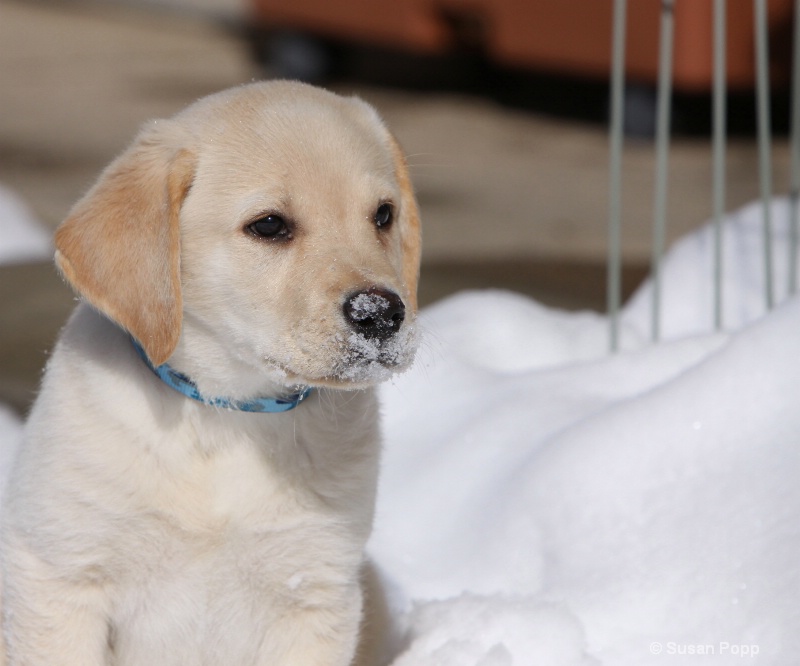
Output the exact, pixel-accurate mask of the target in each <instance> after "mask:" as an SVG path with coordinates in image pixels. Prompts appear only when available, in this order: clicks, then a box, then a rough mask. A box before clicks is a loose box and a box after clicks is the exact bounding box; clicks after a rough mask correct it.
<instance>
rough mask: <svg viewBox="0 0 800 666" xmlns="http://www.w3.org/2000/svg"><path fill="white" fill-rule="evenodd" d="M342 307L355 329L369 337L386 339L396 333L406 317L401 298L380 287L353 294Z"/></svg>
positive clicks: (346, 317)
mask: <svg viewBox="0 0 800 666" xmlns="http://www.w3.org/2000/svg"><path fill="white" fill-rule="evenodd" d="M342 309H343V310H344V316H345V319H346V320H347V322H348V323H349V324H350V326H351V327H352V328H353V330H355V331H356V332H357V333H361V334H362V335H363V336H364V337H367V338H380V339H386V338H388V337H390V336H392V335H394V334H395V333H397V331H398V330H400V325H401V324H402V323H403V320H404V319H405V318H406V306H405V305H403V301H402V300H401V298H400V297H399V296H398V295H397V294H395V293H394V292H393V291H389V290H387V289H380V288H378V287H372V288H370V289H366V290H365V291H359V292H357V293H355V294H352V295H351V296H349V297H348V298H347V300H346V301H345V302H344V306H343V308H342Z"/></svg>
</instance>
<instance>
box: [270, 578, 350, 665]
mask: <svg viewBox="0 0 800 666" xmlns="http://www.w3.org/2000/svg"><path fill="white" fill-rule="evenodd" d="M346 597H347V599H346V601H345V603H341V604H336V605H327V604H323V605H320V606H318V607H316V608H310V607H308V605H306V607H305V608H304V609H302V610H296V611H294V612H289V613H287V614H286V615H285V616H284V617H283V619H282V620H281V621H280V622H279V623H277V624H276V625H275V626H273V627H270V629H269V631H268V633H269V635H270V637H272V640H268V641H265V644H264V645H265V647H266V646H267V645H269V646H270V647H269V653H268V654H267V653H262V654H261V655H260V660H259V661H258V664H259V666H276V665H277V664H280V665H281V666H311V665H312V664H313V666H350V665H351V664H352V663H353V661H354V659H355V652H356V646H357V643H358V633H359V625H360V623H361V608H362V594H361V587H360V586H359V585H357V584H356V585H354V586H352V587H349V588H348V590H347V591H346Z"/></svg>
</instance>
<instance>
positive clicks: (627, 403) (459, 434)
mask: <svg viewBox="0 0 800 666" xmlns="http://www.w3.org/2000/svg"><path fill="white" fill-rule="evenodd" d="M776 206H777V207H778V208H780V206H781V204H776ZM759 212H760V211H759V210H758V209H757V208H751V209H745V210H744V211H741V212H740V213H738V214H735V215H733V216H732V218H731V223H730V224H729V226H728V228H727V231H726V233H727V237H728V240H727V243H728V246H727V247H728V252H729V253H730V252H731V249H730V248H737V249H738V251H741V253H742V256H743V258H746V259H747V261H744V263H743V264H733V263H731V262H729V264H728V265H729V270H731V268H732V267H734V266H735V268H733V270H732V274H731V275H729V276H728V278H727V284H728V288H727V289H726V309H727V314H728V317H727V318H726V321H727V322H728V323H729V324H731V325H734V324H735V325H740V324H745V323H746V322H751V323H750V324H747V325H746V326H744V327H743V328H741V329H740V330H738V331H736V332H733V333H728V334H709V333H705V334H701V335H696V336H694V337H683V338H681V339H675V340H673V341H672V342H668V343H665V344H661V345H658V346H654V347H647V346H645V345H644V344H643V343H642V341H643V340H645V339H646V338H647V336H648V331H647V330H645V329H646V327H647V325H648V324H647V323H646V322H647V320H648V317H649V312H647V311H646V310H647V308H646V307H644V305H643V303H644V299H645V294H646V291H647V287H645V288H643V290H642V292H641V294H640V295H638V296H637V297H636V298H635V299H634V300H633V301H632V303H631V305H630V306H629V308H628V309H627V310H626V312H625V313H624V322H625V335H626V338H625V339H626V347H627V348H629V349H632V351H627V352H625V353H622V354H619V355H616V356H613V357H609V356H607V355H606V353H605V349H606V346H607V331H606V326H605V320H604V318H603V317H600V316H597V315H589V314H568V313H563V312H554V311H550V310H547V309H545V308H543V307H542V306H540V305H538V304H536V303H533V302H532V301H529V300H527V299H524V298H523V297H520V296H513V295H509V294H504V293H497V292H484V293H469V294H464V295H461V296H457V297H455V298H452V299H449V300H447V301H444V302H442V303H439V304H438V305H436V306H434V307H433V308H430V309H429V310H428V311H426V312H425V313H424V315H423V317H422V320H421V324H420V325H421V327H422V328H423V330H424V331H425V332H426V341H425V343H424V345H423V348H422V349H421V350H420V352H419V354H418V360H417V363H416V364H415V366H414V367H413V368H412V370H411V371H410V372H408V373H407V374H405V375H403V376H401V377H399V378H398V379H396V380H395V381H394V382H393V383H392V384H391V385H388V386H386V387H385V388H384V390H383V399H384V404H385V412H386V418H385V437H386V453H385V459H384V466H383V476H382V480H381V488H380V494H379V504H378V514H377V520H376V530H375V534H374V537H373V539H372V541H371V544H370V552H371V555H372V557H373V558H374V560H375V561H376V563H377V565H378V567H379V569H380V571H381V572H382V574H383V577H384V580H385V581H386V589H387V592H386V594H387V595H388V596H389V599H388V603H389V605H390V607H392V608H393V609H394V618H395V620H396V623H397V627H396V630H398V631H403V632H405V634H404V635H405V640H404V643H403V644H402V647H401V648H400V649H399V650H398V649H394V650H393V653H392V654H391V655H390V656H388V657H387V659H386V661H392V658H393V659H394V662H393V663H394V664H395V666H407V665H409V664H412V663H413V664H423V665H427V664H436V665H437V666H456V665H458V666H473V665H476V666H477V665H479V664H480V665H481V666H490V665H491V666H493V665H495V664H498V665H499V664H502V665H503V666H508V665H511V664H516V665H527V664H536V665H539V664H553V665H555V664H558V665H559V666H564V665H573V664H576V665H577V664H580V665H581V666H583V665H584V664H604V665H606V666H623V665H625V666H628V665H630V666H634V665H636V666H640V665H648V664H653V665H656V664H663V663H669V664H678V663H680V664H728V663H741V661H742V660H743V659H745V658H746V661H747V663H758V664H769V665H770V666H772V665H778V666H782V665H783V664H786V665H789V664H794V663H796V659H797V657H796V655H797V654H798V653H800V634H798V633H797V627H798V626H800V603H798V602H797V598H798V596H799V595H800V483H799V482H798V481H797V480H798V478H800V391H798V390H797V389H796V386H797V384H798V377H800V335H798V331H800V301H797V300H792V301H789V302H788V303H786V304H785V305H783V306H781V307H780V308H778V309H776V310H775V311H774V312H772V313H771V314H770V315H769V316H766V317H760V314H761V313H762V312H763V304H762V303H763V295H762V291H763V290H762V289H761V288H760V287H761V284H762V283H761V280H762V279H763V278H761V277H759V273H758V271H757V270H756V267H757V266H758V265H759V263H760V261H758V260H757V259H756V260H753V263H751V262H750V258H751V254H755V253H757V252H758V251H759V250H758V247H757V246H758V243H759V242H760V235H759V234H758V233H756V232H754V229H755V230H757V229H758V224H759V220H758V218H759ZM784 219H785V217H784ZM777 221H779V220H776V222H777ZM779 226H780V225H778V224H776V229H779ZM708 236H709V232H708V231H702V232H700V233H699V234H697V235H695V236H694V237H690V238H689V239H686V240H684V241H683V242H682V243H681V244H679V245H678V246H677V247H676V249H675V251H674V252H673V253H672V255H671V256H670V257H669V258H668V259H667V261H666V262H665V270H664V275H665V281H666V283H667V285H668V288H669V291H667V292H666V293H667V294H669V296H668V297H667V299H666V300H665V303H666V305H667V308H666V310H665V313H664V321H665V324H666V325H668V326H670V327H671V328H668V329H667V331H668V333H669V334H670V335H671V336H672V337H680V336H681V335H682V334H683V333H687V332H694V331H698V330H703V329H705V330H708V328H710V319H709V318H708V311H709V310H710V306H709V305H708V303H709V302H711V301H710V296H709V300H706V298H705V296H706V293H705V291H706V289H707V285H706V284H703V283H702V282H699V283H698V280H699V279H700V278H699V276H700V275H701V274H703V272H704V271H707V273H705V274H706V275H707V276H708V277H707V282H709V283H710V281H711V274H712V273H711V270H710V266H711V263H710V261H706V260H707V259H708V258H709V257H710V253H709V251H708V246H707V239H708ZM776 236H778V237H779V238H780V234H776ZM778 245H780V243H778ZM782 249H783V252H784V256H785V252H786V244H785V242H784V243H783V244H782ZM698 263H702V264H703V265H702V266H700V267H698V265H697V264H698ZM784 264H785V262H784V263H783V264H781V265H779V266H777V268H778V269H779V270H778V271H776V275H778V279H780V272H783V269H784V268H785V265H784ZM676 284H677V285H678V286H677V287H676ZM681 290H683V293H681ZM708 294H709V295H710V290H708ZM667 322H669V323H668V324H667Z"/></svg>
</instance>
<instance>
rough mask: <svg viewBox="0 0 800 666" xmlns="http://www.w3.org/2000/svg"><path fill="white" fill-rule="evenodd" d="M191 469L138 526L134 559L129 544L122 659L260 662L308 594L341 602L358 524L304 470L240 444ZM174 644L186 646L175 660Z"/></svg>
mask: <svg viewBox="0 0 800 666" xmlns="http://www.w3.org/2000/svg"><path fill="white" fill-rule="evenodd" d="M189 477H190V480H189V479H182V480H181V479H178V480H175V481H174V483H173V486H172V487H171V488H170V489H169V491H168V492H164V493H163V495H162V496H161V497H160V498H159V499H158V500H155V498H154V501H153V504H152V511H151V512H150V513H147V512H145V513H144V514H142V515H140V517H139V519H138V520H139V521H140V522H139V524H138V527H139V529H137V530H134V531H133V532H132V533H131V535H130V537H131V543H130V549H126V550H127V556H128V557H130V555H131V554H133V555H134V559H133V560H132V561H131V560H130V559H128V557H125V555H122V556H123V557H124V558H125V559H126V560H127V562H125V563H124V566H125V567H126V568H127V571H128V575H125V576H123V578H122V581H121V585H120V589H119V596H118V602H117V607H116V610H115V613H114V618H113V623H114V625H115V627H117V630H116V638H115V640H116V647H115V650H116V652H117V656H118V662H119V663H120V664H127V663H128V661H127V656H126V655H131V657H130V662H131V663H137V664H138V663H161V664H165V663H169V664H173V663H175V664H186V663H209V664H210V663H214V664H216V663H220V664H224V663H251V662H252V661H253V660H254V657H253V655H254V654H255V653H256V651H259V650H263V649H264V645H263V644H262V642H263V639H264V636H265V635H266V634H267V632H268V630H269V628H271V627H274V626H276V623H278V622H280V621H281V619H282V618H285V617H287V616H289V617H292V616H293V615H294V614H295V613H297V612H302V609H303V608H304V607H305V606H306V605H307V604H312V605H314V604H322V605H330V606H331V608H336V607H338V606H340V605H341V604H342V603H343V599H344V598H345V597H346V596H347V595H348V594H349V592H348V590H351V589H352V587H353V585H354V582H355V581H357V576H358V570H359V566H360V562H361V557H362V555H361V553H362V548H363V543H362V542H361V540H360V539H358V538H357V537H356V538H354V533H355V532H357V530H353V528H352V526H351V525H350V524H349V521H348V520H345V519H344V518H345V517H343V516H340V515H337V514H336V513H335V512H331V511H330V509H329V508H328V507H327V506H326V504H325V503H324V502H322V501H320V500H319V498H316V497H315V496H314V493H313V492H312V491H311V490H310V489H309V488H308V487H306V486H303V485H300V486H298V485H297V479H296V478H294V477H292V476H291V475H289V476H288V477H287V476H282V475H280V474H276V473H275V472H274V471H273V470H272V469H271V468H270V466H269V465H267V464H265V463H264V461H262V460H258V459H257V458H254V457H253V456H251V455H248V454H241V453H239V454H236V453H231V454H228V455H224V456H216V457H215V459H214V460H213V461H207V462H205V463H203V464H199V465H198V469H196V470H194V472H193V473H192V474H191V475H189ZM134 542H135V543H134ZM245 629H246V631H245ZM165 643H166V644H170V645H174V646H180V647H179V648H178V647H176V648H175V649H174V650H173V652H174V654H172V655H171V657H170V659H171V660H170V661H168V662H165V661H164V656H163V653H161V652H160V648H159V646H160V645H163V644H165ZM149 650H152V659H153V661H152V662H148V659H149V658H150V656H151V655H150V653H149V652H148V651H149ZM215 651H219V654H218V655H217V654H216V652H215ZM132 655H135V658H134V657H133V656H132ZM173 657H174V659H173Z"/></svg>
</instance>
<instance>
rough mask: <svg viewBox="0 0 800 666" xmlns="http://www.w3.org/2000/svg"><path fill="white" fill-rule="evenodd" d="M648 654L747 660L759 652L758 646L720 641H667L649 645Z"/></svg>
mask: <svg viewBox="0 0 800 666" xmlns="http://www.w3.org/2000/svg"><path fill="white" fill-rule="evenodd" d="M650 652H651V653H652V654H663V655H676V654H677V655H709V656H713V655H719V656H733V657H744V658H747V657H755V656H757V655H758V653H759V652H760V650H759V646H758V645H748V644H744V643H730V642H728V641H720V642H719V643H677V642H675V641H668V642H666V643H658V642H655V643H651V644H650Z"/></svg>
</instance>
